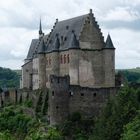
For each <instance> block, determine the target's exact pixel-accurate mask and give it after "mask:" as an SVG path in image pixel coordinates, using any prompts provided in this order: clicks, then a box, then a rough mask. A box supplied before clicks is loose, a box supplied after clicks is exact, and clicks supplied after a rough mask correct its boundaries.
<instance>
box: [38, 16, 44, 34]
mask: <svg viewBox="0 0 140 140" xmlns="http://www.w3.org/2000/svg"><path fill="white" fill-rule="evenodd" d="M42 34H43V32H42V24H41V18H40V25H39V35H42Z"/></svg>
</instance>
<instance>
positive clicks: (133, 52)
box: [0, 0, 140, 68]
mask: <svg viewBox="0 0 140 140" xmlns="http://www.w3.org/2000/svg"><path fill="white" fill-rule="evenodd" d="M139 6H140V0H133V2H132V0H108V1H105V0H98V1H97V0H86V1H81V0H69V1H66V0H59V1H58V0H51V1H48V0H41V1H40V0H5V1H2V0H1V1H0V9H1V10H0V17H1V18H0V37H1V41H0V50H1V51H0V66H5V67H10V68H20V66H21V65H22V64H23V60H24V58H25V57H26V55H27V52H28V49H29V46H30V43H31V40H32V39H33V38H38V26H39V18H40V16H41V19H42V24H43V30H44V32H45V33H46V34H47V33H48V32H49V30H50V29H51V28H52V27H53V24H54V22H55V19H56V18H58V19H59V21H60V20H64V19H67V18H72V17H75V16H79V15H83V14H87V13H88V12H89V9H90V8H92V9H93V12H94V15H95V17H96V18H97V21H98V22H99V24H100V25H101V29H102V28H103V33H104V35H105V37H106V36H107V33H108V31H109V32H110V33H111V35H112V39H113V41H114V44H115V46H116V67H117V68H127V67H135V66H137V65H139V64H140V63H139V59H140V58H139V53H140V49H139V48H140V46H139V37H140V26H139V23H140V8H139Z"/></svg>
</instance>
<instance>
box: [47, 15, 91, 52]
mask: <svg viewBox="0 0 140 140" xmlns="http://www.w3.org/2000/svg"><path fill="white" fill-rule="evenodd" d="M87 17H88V15H83V16H79V17H75V18H72V19H68V20H64V21H60V22H58V23H56V25H55V27H54V29H53V31H52V32H51V34H50V37H49V38H48V41H47V44H46V52H51V51H54V50H57V49H56V48H55V45H53V43H54V41H55V39H56V38H57V37H58V39H59V42H60V47H59V50H66V49H69V48H72V46H73V47H74V48H75V47H76V48H78V47H79V46H76V44H77V45H78V43H77V41H78V39H79V35H80V32H81V31H82V27H83V24H84V22H85V20H86V18H87ZM73 34H75V35H74V37H75V38H74V44H73V39H72V38H73Z"/></svg>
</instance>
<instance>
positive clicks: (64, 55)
mask: <svg viewBox="0 0 140 140" xmlns="http://www.w3.org/2000/svg"><path fill="white" fill-rule="evenodd" d="M65 63H66V55H65V54H64V64H65Z"/></svg>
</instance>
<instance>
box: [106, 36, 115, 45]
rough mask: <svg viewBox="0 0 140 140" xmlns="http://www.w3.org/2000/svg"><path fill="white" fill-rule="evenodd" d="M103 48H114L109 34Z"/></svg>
mask: <svg viewBox="0 0 140 140" xmlns="http://www.w3.org/2000/svg"><path fill="white" fill-rule="evenodd" d="M105 48H114V45H113V43H112V40H111V37H110V35H109V34H108V36H107V39H106V45H105Z"/></svg>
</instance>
